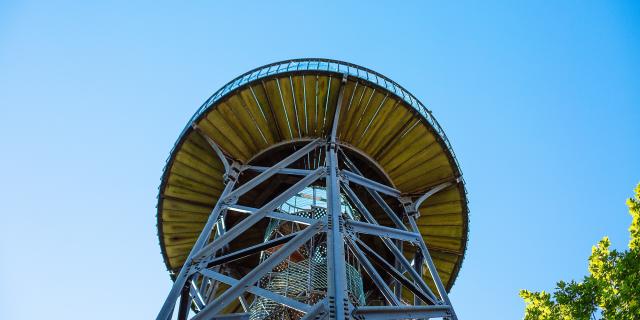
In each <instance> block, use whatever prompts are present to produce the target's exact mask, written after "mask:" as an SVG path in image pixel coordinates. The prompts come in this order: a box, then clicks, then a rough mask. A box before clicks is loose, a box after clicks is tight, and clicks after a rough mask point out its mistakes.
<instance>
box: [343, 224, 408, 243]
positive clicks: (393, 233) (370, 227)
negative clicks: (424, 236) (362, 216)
mask: <svg viewBox="0 0 640 320" xmlns="http://www.w3.org/2000/svg"><path fill="white" fill-rule="evenodd" d="M345 225H346V227H347V228H351V229H352V230H353V231H354V232H356V233H364V234H370V235H374V236H378V237H387V238H392V239H398V240H402V241H409V242H412V243H415V242H416V241H418V237H421V235H420V233H416V232H411V231H404V230H400V229H396V228H390V227H385V226H381V225H379V224H373V223H366V222H359V221H353V220H349V221H347V222H346V223H345Z"/></svg>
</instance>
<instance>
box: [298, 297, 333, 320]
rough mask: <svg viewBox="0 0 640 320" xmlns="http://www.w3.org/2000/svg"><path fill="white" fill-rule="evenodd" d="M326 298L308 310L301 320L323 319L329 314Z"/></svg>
mask: <svg viewBox="0 0 640 320" xmlns="http://www.w3.org/2000/svg"><path fill="white" fill-rule="evenodd" d="M325 300H326V299H323V300H322V301H320V302H318V303H316V304H315V305H314V306H313V308H312V309H311V310H310V311H309V312H307V314H305V315H304V317H302V318H301V319H300V320H322V319H324V318H325V317H326V315H327V306H326V305H325Z"/></svg>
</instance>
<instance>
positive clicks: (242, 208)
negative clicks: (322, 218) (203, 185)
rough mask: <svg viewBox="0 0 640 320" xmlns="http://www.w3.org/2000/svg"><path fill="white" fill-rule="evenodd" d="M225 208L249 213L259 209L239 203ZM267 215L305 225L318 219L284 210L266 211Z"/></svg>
mask: <svg viewBox="0 0 640 320" xmlns="http://www.w3.org/2000/svg"><path fill="white" fill-rule="evenodd" d="M227 209H228V210H232V211H236V212H241V213H250V214H254V213H255V212H256V211H258V210H260V209H258V208H253V207H247V206H241V205H238V204H234V205H230V206H227ZM267 217H269V218H274V219H278V220H285V221H291V222H297V223H300V224H305V225H311V224H314V223H315V222H316V221H318V219H313V218H307V217H303V216H295V215H292V214H288V213H284V212H277V211H271V212H267Z"/></svg>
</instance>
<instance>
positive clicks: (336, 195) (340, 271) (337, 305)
mask: <svg viewBox="0 0 640 320" xmlns="http://www.w3.org/2000/svg"><path fill="white" fill-rule="evenodd" d="M346 82H347V76H346V75H345V76H344V77H343V78H342V84H341V86H340V93H339V94H338V102H337V104H336V110H335V114H334V117H333V125H332V126H331V133H330V135H329V139H328V140H329V143H328V144H327V148H326V150H327V152H326V166H327V170H328V171H329V172H327V177H326V185H327V207H328V209H329V210H328V216H327V224H328V230H327V251H328V252H327V257H328V260H327V261H328V266H327V273H328V279H329V283H328V284H327V287H328V288H327V289H328V290H327V291H328V292H327V298H328V302H329V319H349V299H348V293H347V270H346V266H345V253H344V235H343V231H344V225H343V224H344V220H343V218H342V213H341V210H340V181H339V180H338V153H337V145H336V133H337V128H338V123H339V121H340V109H341V106H342V98H343V95H344V87H345V83H346Z"/></svg>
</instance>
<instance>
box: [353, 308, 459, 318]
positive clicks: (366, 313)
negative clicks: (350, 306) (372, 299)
mask: <svg viewBox="0 0 640 320" xmlns="http://www.w3.org/2000/svg"><path fill="white" fill-rule="evenodd" d="M450 310H451V307H450V306H446V305H439V306H398V307H396V306H392V307H383V306H370V307H359V308H357V309H356V310H354V312H353V315H354V316H355V317H357V318H361V319H366V320H386V319H431V318H440V317H447V316H450V315H451V313H450Z"/></svg>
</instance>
